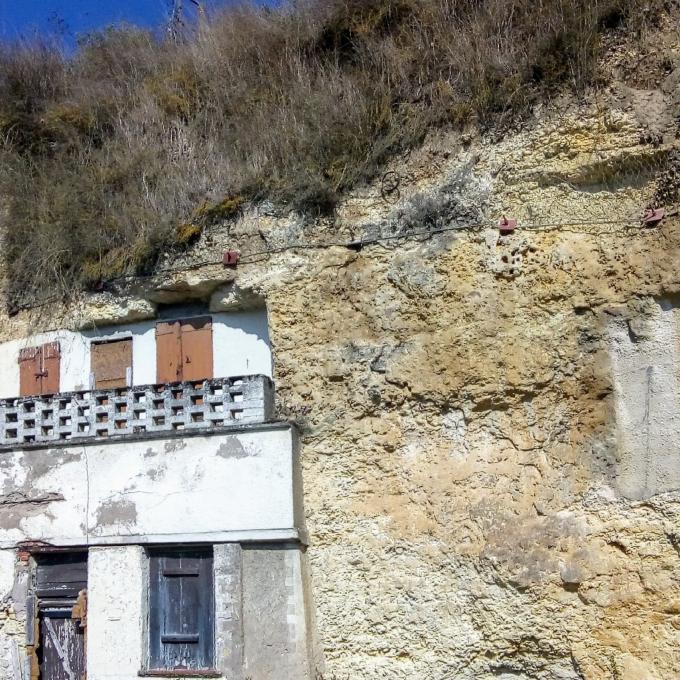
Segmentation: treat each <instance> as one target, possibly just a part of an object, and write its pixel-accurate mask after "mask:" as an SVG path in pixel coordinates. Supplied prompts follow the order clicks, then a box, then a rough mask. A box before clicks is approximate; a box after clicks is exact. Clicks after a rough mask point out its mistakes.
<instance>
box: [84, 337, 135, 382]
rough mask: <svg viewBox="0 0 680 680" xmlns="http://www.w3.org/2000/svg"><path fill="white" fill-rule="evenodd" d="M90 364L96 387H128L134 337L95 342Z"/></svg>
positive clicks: (91, 348)
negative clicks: (128, 371)
mask: <svg viewBox="0 0 680 680" xmlns="http://www.w3.org/2000/svg"><path fill="white" fill-rule="evenodd" d="M90 366H91V369H90V370H91V371H92V373H93V374H94V386H95V389H98V390H102V389H108V388H111V387H126V386H127V370H128V368H130V367H131V366H132V339H131V338H128V339H126V340H112V341H110V342H96V343H93V344H92V345H90Z"/></svg>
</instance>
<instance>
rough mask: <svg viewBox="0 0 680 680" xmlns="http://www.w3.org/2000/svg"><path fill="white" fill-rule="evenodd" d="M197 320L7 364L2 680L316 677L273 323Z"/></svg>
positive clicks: (101, 337) (259, 317) (291, 437)
mask: <svg viewBox="0 0 680 680" xmlns="http://www.w3.org/2000/svg"><path fill="white" fill-rule="evenodd" d="M205 312H206V310H205V309H197V308H195V307H194V308H191V307H190V308H181V309H177V308H175V307H172V306H170V307H168V308H166V309H165V311H164V312H163V314H162V315H161V316H162V318H157V319H153V320H149V321H146V322H144V323H138V324H131V325H130V324H129V325H126V326H122V327H120V326H119V327H116V328H108V329H107V328H100V329H97V330H94V331H89V332H67V331H56V332H49V333H45V334H39V335H34V336H31V337H28V338H24V339H21V340H17V341H14V342H8V343H5V344H4V345H2V347H0V375H1V376H2V380H1V390H2V397H3V399H2V401H1V402H0V460H1V464H0V465H1V471H0V482H1V484H2V503H1V504H0V569H1V570H2V578H3V579H6V578H7V577H8V575H10V574H13V577H12V580H13V585H12V599H13V602H14V608H15V615H16V616H17V617H18V618H20V619H21V621H22V628H23V630H21V631H20V632H19V633H18V634H15V635H7V634H6V632H5V633H0V653H1V656H2V659H3V665H2V669H3V672H2V674H1V675H2V677H3V678H17V679H19V678H25V679H26V680H28V679H29V678H35V679H37V678H40V680H82V679H83V678H85V677H86V676H87V677H89V678H119V679H121V680H122V679H123V678H125V679H130V678H134V677H137V676H138V675H142V676H145V675H148V676H154V677H177V676H178V675H179V676H182V677H185V676H190V677H224V678H245V677H253V678H254V677H280V678H283V677H289V678H306V677H309V655H308V649H307V645H308V630H307V625H308V624H307V614H308V607H307V594H306V590H305V562H304V541H305V534H304V521H303V516H302V498H301V489H300V482H299V466H298V461H297V433H296V430H295V427H294V426H293V425H292V424H291V423H289V422H285V421H276V420H275V419H274V416H273V414H274V411H273V403H274V386H273V383H272V380H271V373H272V361H271V352H270V346H269V338H268V330H267V320H266V315H265V314H264V313H263V312H260V311H252V312H241V313H232V314H230V313H217V314H209V313H205ZM15 632H16V631H15Z"/></svg>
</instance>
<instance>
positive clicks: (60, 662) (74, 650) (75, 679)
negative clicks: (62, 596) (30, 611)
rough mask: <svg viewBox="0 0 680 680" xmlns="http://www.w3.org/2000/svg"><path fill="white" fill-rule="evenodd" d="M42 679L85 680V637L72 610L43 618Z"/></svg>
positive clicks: (49, 614)
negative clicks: (72, 615) (72, 614)
mask: <svg viewBox="0 0 680 680" xmlns="http://www.w3.org/2000/svg"><path fill="white" fill-rule="evenodd" d="M39 650H40V680H85V676H86V666H85V635H84V631H83V629H82V627H81V625H80V619H74V618H71V609H61V610H47V611H44V612H43V613H42V615H41V617H40V647H39Z"/></svg>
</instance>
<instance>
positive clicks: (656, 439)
mask: <svg viewBox="0 0 680 680" xmlns="http://www.w3.org/2000/svg"><path fill="white" fill-rule="evenodd" d="M678 302H679V301H677V300H670V299H663V300H660V301H655V300H647V301H644V302H643V303H639V304H638V303H635V304H631V305H630V306H629V308H628V309H627V310H626V311H625V312H624V313H622V314H621V315H619V316H615V317H612V318H611V320H610V321H609V325H608V338H609V353H610V358H611V367H612V378H613V382H614V396H615V405H616V424H617V448H618V466H617V467H618V470H617V486H618V488H619V491H620V492H621V493H622V494H623V495H624V496H626V497H628V498H633V499H644V498H649V497H650V496H654V495H655V494H659V493H664V492H668V491H675V490H677V489H680V457H678V455H677V452H678V450H680V381H679V371H680V352H679V347H678V341H679V336H680V333H679V328H680V325H679V324H680V307H679V305H678V304H677V303H678Z"/></svg>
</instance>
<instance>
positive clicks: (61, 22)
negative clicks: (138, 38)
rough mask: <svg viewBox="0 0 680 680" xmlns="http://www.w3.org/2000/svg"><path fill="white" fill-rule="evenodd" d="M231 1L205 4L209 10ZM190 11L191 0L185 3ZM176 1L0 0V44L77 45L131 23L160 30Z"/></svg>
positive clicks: (211, 1) (218, 0) (215, 1)
mask: <svg viewBox="0 0 680 680" xmlns="http://www.w3.org/2000/svg"><path fill="white" fill-rule="evenodd" d="M227 2H228V0H203V4H204V6H206V7H207V8H208V9H209V10H210V9H214V8H215V7H218V6H219V5H224V4H227ZM184 4H185V5H186V6H187V8H190V7H192V5H191V2H190V0H184ZM171 6H172V0H0V40H16V39H18V38H26V37H28V38H30V37H35V36H36V35H38V36H46V37H55V36H56V37H58V38H62V39H64V40H65V42H66V43H71V44H72V43H73V42H74V41H75V38H76V37H77V36H78V35H82V34H84V33H88V32H91V31H93V30H96V29H98V28H103V27H106V26H109V25H111V24H116V23H120V22H127V23H132V24H136V25H138V26H145V27H149V28H157V27H159V26H162V25H163V23H164V22H165V21H166V20H167V17H168V13H169V8H170V7H171Z"/></svg>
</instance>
